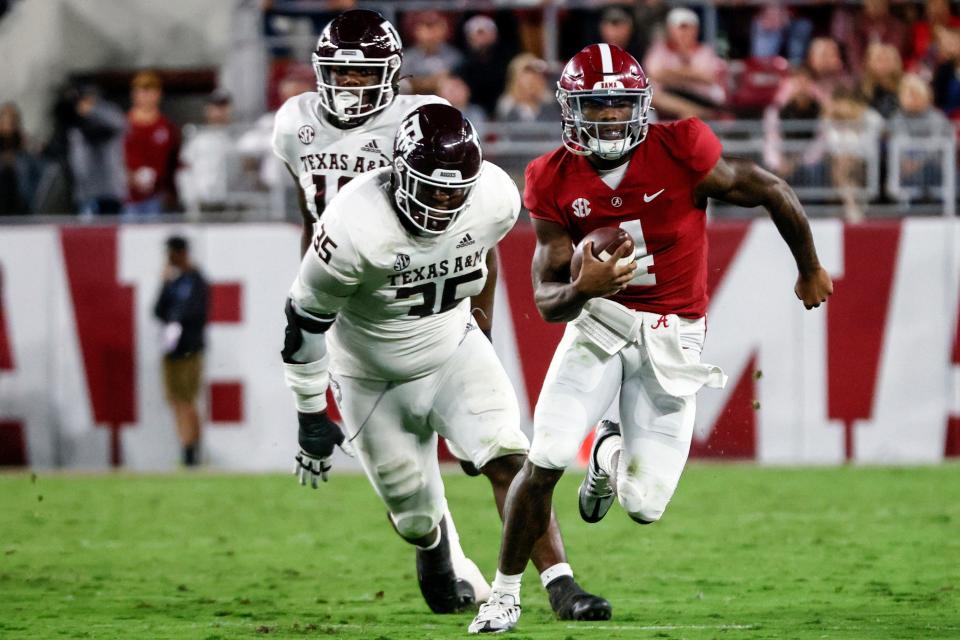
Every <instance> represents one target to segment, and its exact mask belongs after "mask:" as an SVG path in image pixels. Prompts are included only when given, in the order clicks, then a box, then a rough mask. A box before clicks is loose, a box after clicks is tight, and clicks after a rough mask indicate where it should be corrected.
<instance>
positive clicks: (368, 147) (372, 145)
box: [360, 140, 380, 153]
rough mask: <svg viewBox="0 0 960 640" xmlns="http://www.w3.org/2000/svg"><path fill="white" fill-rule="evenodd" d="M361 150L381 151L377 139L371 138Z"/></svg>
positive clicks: (368, 151) (369, 151)
mask: <svg viewBox="0 0 960 640" xmlns="http://www.w3.org/2000/svg"><path fill="white" fill-rule="evenodd" d="M360 151H366V152H367V153H380V147H378V146H377V141H376V140H371V141H370V142H368V143H367V144H365V145H363V146H362V147H360Z"/></svg>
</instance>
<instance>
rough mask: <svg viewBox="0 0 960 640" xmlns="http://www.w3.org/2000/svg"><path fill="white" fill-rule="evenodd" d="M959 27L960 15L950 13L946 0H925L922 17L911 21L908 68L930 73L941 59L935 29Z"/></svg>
mask: <svg viewBox="0 0 960 640" xmlns="http://www.w3.org/2000/svg"><path fill="white" fill-rule="evenodd" d="M943 27H947V28H950V29H957V28H960V17H957V16H955V15H953V14H951V13H950V3H949V2H947V0H927V1H926V3H925V4H924V19H923V20H917V21H916V22H914V23H913V27H912V30H911V31H912V33H911V36H912V37H911V46H912V48H913V52H912V56H911V59H910V62H909V64H908V65H907V66H908V68H909V69H911V70H913V71H918V72H924V73H929V74H931V75H932V73H933V69H935V68H936V66H937V63H939V62H940V61H941V57H940V53H939V51H938V48H937V39H936V31H937V30H938V29H940V28H943Z"/></svg>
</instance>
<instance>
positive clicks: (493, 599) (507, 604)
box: [467, 591, 520, 633]
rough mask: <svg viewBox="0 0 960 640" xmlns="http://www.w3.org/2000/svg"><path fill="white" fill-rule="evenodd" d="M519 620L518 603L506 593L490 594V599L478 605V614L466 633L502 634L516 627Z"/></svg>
mask: <svg viewBox="0 0 960 640" xmlns="http://www.w3.org/2000/svg"><path fill="white" fill-rule="evenodd" d="M519 619H520V603H519V602H517V598H516V597H514V596H512V595H510V594H508V593H497V592H496V591H494V592H493V593H491V594H490V599H489V600H487V601H486V602H484V603H483V604H482V605H480V612H479V613H478V614H477V617H476V618H474V619H473V622H471V623H470V626H469V627H467V631H469V632H470V633H503V632H504V631H510V630H511V629H513V628H514V627H515V626H517V621H518V620H519Z"/></svg>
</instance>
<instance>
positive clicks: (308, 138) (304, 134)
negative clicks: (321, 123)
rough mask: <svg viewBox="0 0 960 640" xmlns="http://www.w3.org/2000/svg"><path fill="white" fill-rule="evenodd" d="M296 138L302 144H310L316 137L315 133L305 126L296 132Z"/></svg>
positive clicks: (311, 128) (308, 126)
mask: <svg viewBox="0 0 960 640" xmlns="http://www.w3.org/2000/svg"><path fill="white" fill-rule="evenodd" d="M297 137H298V138H299V139H300V142H302V143H303V144H310V143H311V142H313V139H314V138H316V137H317V132H316V131H314V130H313V127H311V126H310V125H308V124H305V125H303V126H302V127H300V130H299V131H297Z"/></svg>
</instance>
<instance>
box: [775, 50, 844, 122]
mask: <svg viewBox="0 0 960 640" xmlns="http://www.w3.org/2000/svg"><path fill="white" fill-rule="evenodd" d="M805 67H806V70H807V72H808V73H807V74H804V75H803V76H802V77H799V78H798V77H797V76H796V75H793V76H791V77H789V78H787V79H786V80H784V81H783V82H782V83H781V85H780V88H779V89H778V90H777V94H776V96H775V97H774V99H773V103H774V105H776V106H777V107H778V108H779V107H783V105H785V104H786V103H787V102H788V101H789V99H790V97H791V96H792V95H793V94H794V92H795V91H796V90H797V89H796V88H795V86H794V85H795V84H796V83H797V82H802V83H804V87H803V88H802V90H803V91H812V92H814V94H815V95H816V98H817V102H819V103H820V104H822V105H826V104H828V103H829V102H830V96H831V95H833V92H834V91H836V90H837V89H838V88H840V87H846V86H847V85H848V84H849V83H850V78H849V76H848V75H847V73H846V71H845V70H844V67H843V59H842V58H841V57H840V48H839V47H838V46H837V43H836V42H835V41H833V40H831V39H830V38H814V39H813V40H812V41H811V42H810V48H809V49H808V50H807V59H806V63H805Z"/></svg>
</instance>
